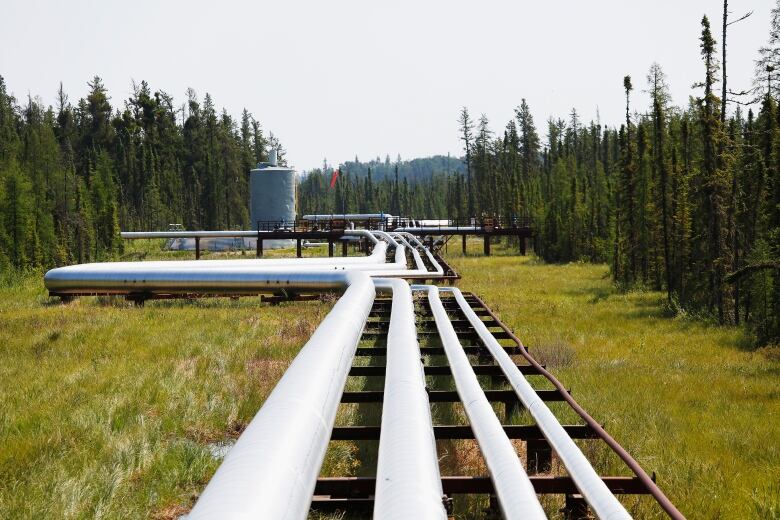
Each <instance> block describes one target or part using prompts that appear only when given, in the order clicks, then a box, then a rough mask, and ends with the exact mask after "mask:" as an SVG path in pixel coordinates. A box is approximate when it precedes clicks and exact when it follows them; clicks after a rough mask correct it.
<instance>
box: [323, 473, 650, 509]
mask: <svg viewBox="0 0 780 520" xmlns="http://www.w3.org/2000/svg"><path fill="white" fill-rule="evenodd" d="M529 478H530V479H531V484H533V486H534V490H535V491H536V492H537V493H539V494H551V495H563V494H576V493H578V492H579V491H578V490H577V486H575V485H574V481H572V479H571V477H568V476H552V475H530V476H529ZM601 480H602V481H603V482H604V484H605V485H606V486H607V489H609V490H610V491H611V492H612V493H614V494H616V495H646V494H648V491H647V488H646V487H645V486H644V484H643V483H642V482H641V481H640V480H639V478H637V477H613V476H608V477H601ZM441 483H442V487H443V488H444V493H446V494H447V495H466V494H491V493H493V491H494V489H493V483H492V482H491V481H490V477H487V476H476V477H472V476H442V477H441ZM375 486H376V479H375V478H373V477H320V478H319V479H317V484H316V485H315V487H314V496H315V501H316V500H318V499H320V500H321V499H323V498H325V497H327V496H330V497H339V498H347V497H355V498H366V497H369V496H371V495H372V494H373V493H374V488H375ZM312 504H313V505H314V502H312Z"/></svg>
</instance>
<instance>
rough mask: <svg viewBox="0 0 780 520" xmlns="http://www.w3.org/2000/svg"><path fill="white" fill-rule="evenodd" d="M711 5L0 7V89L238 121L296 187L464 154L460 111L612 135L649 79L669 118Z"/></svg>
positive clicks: (740, 40) (763, 16)
mask: <svg viewBox="0 0 780 520" xmlns="http://www.w3.org/2000/svg"><path fill="white" fill-rule="evenodd" d="M773 5H774V2H773V1H772V0H742V1H735V0H732V1H731V2H730V8H731V11H732V12H733V14H734V15H735V16H737V15H740V14H742V13H744V12H745V11H749V10H753V11H755V13H754V15H753V16H752V17H751V18H749V19H748V20H746V21H744V22H741V23H740V24H738V25H735V26H733V27H732V28H731V30H730V34H729V62H728V71H729V80H730V85H732V86H733V87H734V88H735V89H739V88H744V87H746V86H749V84H750V78H751V76H752V71H753V60H754V59H755V58H756V54H757V53H756V51H757V49H758V47H759V46H761V45H762V44H763V43H764V42H765V41H766V38H767V34H768V27H769V11H770V9H771V8H772V6H773ZM721 9H722V2H721V1H720V0H718V1H715V0H709V1H704V0H676V1H672V0H646V1H643V2H639V1H635V0H630V1H629V0H603V1H602V0H589V1H583V0H558V1H547V2H544V1H525V0H523V1H520V0H514V1H492V0H490V1H488V0H482V1H460V0H457V1H454V0H450V1H435V0H417V1H407V0H393V1H381V2H380V1H371V0H362V1H359V0H356V1H338V0H332V1H301V0H296V1H286V0H276V1H273V2H268V1H252V2H234V1H224V0H223V1H213V0H212V1H210V2H205V1H196V0H188V1H163V0H158V1H154V0H133V1H118V0H117V1H112V0H94V1H89V0H68V1H61V0H50V1H41V0H0V75H3V76H4V77H5V79H6V82H7V84H8V86H9V90H10V91H11V92H13V93H14V94H15V95H16V96H17V97H18V98H24V97H26V96H27V94H28V93H30V94H32V95H33V96H35V95H40V96H41V98H42V99H43V100H44V101H45V102H46V103H53V102H54V95H55V92H56V90H57V86H58V85H59V82H60V81H62V82H63V83H64V85H65V89H66V91H67V92H68V93H69V95H70V97H71V100H75V99H78V98H79V97H81V96H83V95H84V94H85V93H86V91H87V86H86V82H87V81H88V80H89V79H91V77H92V76H93V75H95V74H98V75H100V76H101V77H102V78H103V79H104V81H105V83H106V85H107V87H108V89H109V93H110V95H111V97H112V102H113V104H115V105H117V104H119V103H120V102H121V101H122V100H124V99H125V98H127V96H128V95H129V93H130V89H131V80H133V79H134V80H136V81H140V80H144V79H145V80H147V81H148V82H149V84H150V86H151V88H152V89H162V90H165V91H167V92H168V93H170V94H172V95H174V96H175V98H176V100H177V101H178V102H182V101H183V100H184V98H185V91H186V89H187V87H193V88H194V89H195V90H196V91H197V92H198V94H199V95H200V96H203V94H205V93H206V92H209V93H211V95H212V96H213V97H214V99H215V102H216V104H217V106H218V107H225V108H227V110H228V111H229V112H230V113H231V114H233V115H235V116H238V115H239V114H240V112H241V110H242V108H244V107H246V108H247V109H248V110H249V111H250V112H252V113H253V114H254V115H255V117H257V118H258V119H259V120H260V121H261V122H262V124H263V127H264V128H265V130H266V132H267V131H268V130H270V131H273V132H274V133H275V134H276V135H277V136H278V137H279V138H280V139H281V140H282V143H283V144H284V145H285V147H286V148H287V151H288V158H289V160H290V162H291V163H292V164H293V165H295V166H296V167H298V168H299V169H310V168H312V167H316V166H319V165H320V164H322V160H323V158H325V157H327V159H328V161H329V162H330V163H331V164H334V163H338V162H341V161H345V160H348V159H351V158H354V157H355V155H358V156H359V157H360V158H361V159H369V158H371V157H376V156H381V157H382V158H384V156H385V154H390V156H391V157H392V158H393V159H395V157H396V155H397V154H400V155H401V157H402V158H412V157H417V156H425V155H432V154H437V153H442V154H446V153H447V152H451V153H452V154H453V155H456V154H460V153H461V145H460V142H459V141H458V133H457V122H456V120H457V117H458V111H459V109H460V107H461V106H463V105H466V106H468V107H469V109H470V110H471V111H472V113H473V114H474V116H475V117H478V116H479V115H480V114H481V113H485V114H486V115H487V116H488V117H489V118H490V120H491V123H492V126H493V128H494V129H495V130H501V129H502V128H503V127H504V125H505V124H506V122H507V121H508V120H509V118H511V117H512V115H513V109H514V107H515V106H517V105H518V104H519V103H520V99H521V98H522V97H525V98H526V99H527V100H528V102H529V104H530V105H531V108H532V110H533V113H534V116H535V118H536V123H537V126H538V127H539V128H540V130H541V131H542V133H544V126H545V125H544V122H545V120H546V119H547V117H548V116H550V115H555V116H561V117H567V115H568V113H569V112H570V111H571V108H572V107H576V108H577V110H578V112H580V114H581V115H582V117H583V119H585V120H587V119H590V118H594V117H595V115H596V108H597V107H598V110H599V112H600V115H601V120H602V122H606V123H609V124H616V123H619V122H620V119H621V118H622V113H623V101H622V99H623V96H622V80H623V76H624V75H626V74H630V75H631V76H632V77H633V79H634V86H635V89H636V91H637V95H636V96H635V100H636V104H637V106H640V105H642V104H644V103H646V96H645V95H644V94H642V92H641V90H644V89H645V86H646V82H645V76H646V73H647V70H648V68H649V66H650V64H651V63H652V62H653V61H657V62H659V63H660V64H661V66H662V67H663V68H664V70H665V72H666V74H667V76H668V79H669V82H670V84H671V92H672V96H673V100H674V102H675V103H680V104H684V103H685V102H686V100H687V98H688V95H689V94H691V93H692V92H693V91H692V89H691V85H692V84H693V83H695V82H697V81H699V80H700V78H701V76H702V64H701V61H700V56H699V47H698V43H699V42H698V36H699V32H700V25H699V22H700V20H701V17H702V15H703V14H705V13H706V14H707V15H708V16H709V17H710V19H711V21H712V24H713V30H714V32H715V35H716V38H717V39H718V40H720V20H721Z"/></svg>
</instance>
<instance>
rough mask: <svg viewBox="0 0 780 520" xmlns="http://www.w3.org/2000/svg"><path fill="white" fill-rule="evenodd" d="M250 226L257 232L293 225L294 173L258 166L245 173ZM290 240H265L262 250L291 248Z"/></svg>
mask: <svg viewBox="0 0 780 520" xmlns="http://www.w3.org/2000/svg"><path fill="white" fill-rule="evenodd" d="M249 215H250V218H251V219H252V221H251V223H250V225H251V226H252V228H253V229H257V224H258V221H260V226H261V228H260V229H261V230H267V229H269V228H270V229H274V228H275V227H276V226H277V225H278V226H279V227H280V228H284V227H285V226H289V227H290V228H292V226H293V224H294V222H295V170H292V169H290V168H283V167H279V166H276V165H274V164H266V163H261V164H258V165H257V168H255V169H254V170H252V171H250V172H249ZM293 243H294V242H293V240H265V241H264V242H263V247H264V248H272V249H274V248H275V249H279V248H283V247H292V246H293Z"/></svg>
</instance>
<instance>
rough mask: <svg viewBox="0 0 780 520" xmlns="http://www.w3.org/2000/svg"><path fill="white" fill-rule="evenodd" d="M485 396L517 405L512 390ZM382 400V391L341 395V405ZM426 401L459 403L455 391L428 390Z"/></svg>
mask: <svg viewBox="0 0 780 520" xmlns="http://www.w3.org/2000/svg"><path fill="white" fill-rule="evenodd" d="M536 394H537V395H538V396H539V397H540V398H541V399H542V400H543V401H563V397H562V396H561V394H560V392H558V390H537V391H536ZM485 396H487V398H488V400H489V401H491V402H494V403H517V402H518V397H517V394H515V392H514V390H485ZM383 399H384V391H382V390H361V391H358V392H344V393H343V394H342V395H341V402H342V403H381V402H382V400H383ZM428 399H429V400H430V402H432V403H459V402H460V398H459V397H458V392H456V391H455V390H429V391H428Z"/></svg>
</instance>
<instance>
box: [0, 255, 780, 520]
mask: <svg viewBox="0 0 780 520" xmlns="http://www.w3.org/2000/svg"><path fill="white" fill-rule="evenodd" d="M470 247H471V248H472V250H471V251H470V255H472V254H473V256H467V257H462V256H461V255H460V253H459V252H456V249H457V250H458V251H459V244H458V247H457V248H454V247H450V253H451V254H450V255H449V256H448V258H449V259H450V260H451V262H452V265H453V266H454V267H455V268H456V269H457V270H458V271H459V272H460V273H461V274H462V276H463V279H462V280H461V282H460V284H459V286H460V287H461V288H462V289H463V290H468V291H473V292H475V293H477V294H478V295H480V296H481V297H483V299H484V300H485V301H486V302H487V303H488V304H489V305H490V306H491V307H492V308H493V309H494V310H496V311H497V312H498V313H499V315H500V316H501V318H502V320H503V321H505V322H506V323H507V324H508V325H510V326H511V327H512V328H513V329H514V330H515V331H516V332H517V333H518V335H519V336H520V337H521V338H522V339H523V340H524V342H525V343H526V345H527V346H528V347H529V348H530V349H531V352H532V353H533V354H535V355H536V356H537V357H538V358H540V360H541V361H543V362H545V363H547V365H548V367H549V368H550V369H551V371H552V372H553V373H555V374H556V375H557V376H558V377H559V379H561V381H562V382H564V384H566V385H567V386H569V387H571V388H572V390H573V393H574V396H575V397H576V398H577V399H578V400H579V402H580V403H581V404H583V405H584V406H585V408H586V409H587V410H588V411H589V412H590V413H591V414H592V415H593V416H594V417H595V418H596V419H597V420H599V421H601V422H602V423H604V424H605V425H606V427H607V429H608V431H610V432H611V433H612V434H613V436H614V437H615V438H616V439H617V440H618V441H619V442H621V443H622V444H623V445H624V446H625V447H626V448H627V449H628V450H629V451H630V452H631V453H632V454H633V455H634V456H635V457H636V458H637V459H638V460H639V461H640V462H641V463H642V465H643V466H644V467H645V468H646V469H647V470H648V471H655V472H656V473H657V476H658V482H659V484H660V485H661V487H662V489H664V490H665V491H666V492H667V493H668V495H669V496H670V497H671V498H672V500H673V501H674V502H675V503H676V504H677V505H678V507H680V509H681V510H682V511H683V512H684V513H686V514H687V515H688V516H689V517H690V518H778V517H780V441H779V439H780V417H778V415H779V414H778V412H780V377H779V376H780V351H779V349H778V348H765V349H762V350H758V351H754V350H752V349H751V348H750V346H749V343H748V341H747V340H746V339H745V338H744V337H743V336H742V333H741V332H740V331H739V330H738V329H734V328H718V327H712V326H708V325H705V324H702V323H699V322H696V321H694V320H692V319H687V318H684V317H671V316H668V315H667V314H666V312H665V310H664V306H663V295H661V294H658V293H652V292H631V293H628V294H623V293H619V292H617V291H615V290H614V289H613V288H612V286H611V284H610V281H609V278H608V272H607V268H606V267H605V266H601V265H587V264H571V265H543V264H540V263H538V262H536V261H535V260H533V259H530V258H520V257H517V256H511V255H507V254H506V253H507V252H506V251H505V250H503V249H502V248H501V247H500V246H494V252H495V253H497V254H496V255H495V256H492V257H490V258H485V257H483V256H481V255H478V254H477V251H481V243H480V242H476V241H475V242H474V243H472V244H470ZM128 254H129V255H131V256H133V255H134V256H135V257H137V258H140V257H145V258H153V257H159V256H161V255H160V254H159V253H158V252H157V251H156V249H155V248H149V247H148V245H147V246H144V245H133V246H131V249H130V250H129V251H128ZM274 254H278V253H274ZM312 254H314V253H312ZM163 256H164V255H163ZM177 256H180V257H188V256H189V257H191V256H192V253H189V255H188V254H187V253H179V254H177ZM330 305H331V304H330V302H328V301H325V302H307V303H295V304H282V305H279V306H274V307H271V306H268V305H266V304H261V303H260V302H259V298H244V299H241V300H238V301H232V300H228V299H203V300H198V301H189V302H187V301H183V302H179V301H167V302H166V301H160V302H149V303H147V305H146V306H145V307H142V308H139V307H132V306H129V305H127V304H126V303H124V301H122V300H118V299H108V298H101V299H96V298H84V299H81V300H76V301H74V302H73V303H71V304H68V305H60V304H52V303H50V302H49V301H48V298H47V296H46V293H45V291H44V289H43V284H42V281H41V275H40V274H33V275H28V276H23V277H20V278H18V279H16V280H14V281H12V282H6V283H5V285H3V286H2V287H0V400H2V403H3V405H2V407H0V447H1V449H0V517H2V518H93V517H101V518H145V517H156V518H175V517H177V516H178V515H180V514H182V513H183V512H186V510H187V508H188V507H189V506H190V505H191V503H192V501H193V500H194V498H195V496H196V494H197V493H198V492H199V491H200V490H201V489H202V487H203V485H204V484H205V482H207V481H208V478H209V477H210V475H211V474H212V473H213V471H214V470H215V469H216V467H217V465H218V462H217V461H216V460H215V458H214V456H213V455H212V451H213V450H214V449H218V448H219V446H220V443H224V442H227V441H229V440H230V439H231V438H234V437H235V436H236V434H237V432H238V431H240V430H241V428H242V426H243V425H244V424H245V423H246V422H247V421H248V420H249V419H251V417H252V416H253V415H254V413H255V412H256V410H257V409H258V408H259V407H260V405H261V404H262V402H263V400H264V398H265V397H266V396H267V395H268V393H269V392H270V390H271V389H272V388H273V385H274V383H275V381H276V380H277V379H278V378H279V377H280V376H281V374H282V373H283V372H284V369H285V367H286V366H287V364H288V363H289V361H290V360H291V359H292V358H293V357H294V356H295V353H296V351H297V350H298V349H299V348H300V346H301V345H303V344H304V343H305V341H306V340H307V339H308V337H309V335H310V334H311V332H312V331H313V330H314V328H315V327H316V325H317V324H318V323H319V321H320V320H321V319H322V317H323V316H324V315H325V314H326V313H327V312H328V309H329V308H330ZM345 413H348V412H345ZM342 415H344V414H342ZM342 421H346V422H348V419H345V418H344V417H340V422H342ZM331 452H332V453H331V454H329V457H328V460H327V461H326V468H325V469H324V472H325V473H328V472H332V473H333V474H339V473H343V470H345V469H346V470H347V471H353V472H359V469H358V468H357V467H356V462H355V457H356V456H357V454H356V453H355V450H354V449H353V448H352V447H350V446H349V445H343V446H336V449H335V450H331ZM595 455H597V456H601V455H603V453H596V454H595ZM599 464H600V469H604V470H609V471H613V472H615V473H618V472H621V471H620V467H619V465H618V464H617V462H616V461H615V460H613V459H612V458H608V457H603V460H602V461H600V462H599ZM338 465H344V466H345V467H337V466H338ZM634 511H635V512H636V513H637V516H639V517H645V518H652V517H655V516H657V515H656V514H655V513H654V511H655V510H654V509H652V508H650V507H648V506H647V502H646V501H642V502H641V503H638V504H637V505H636V506H635V509H634Z"/></svg>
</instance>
